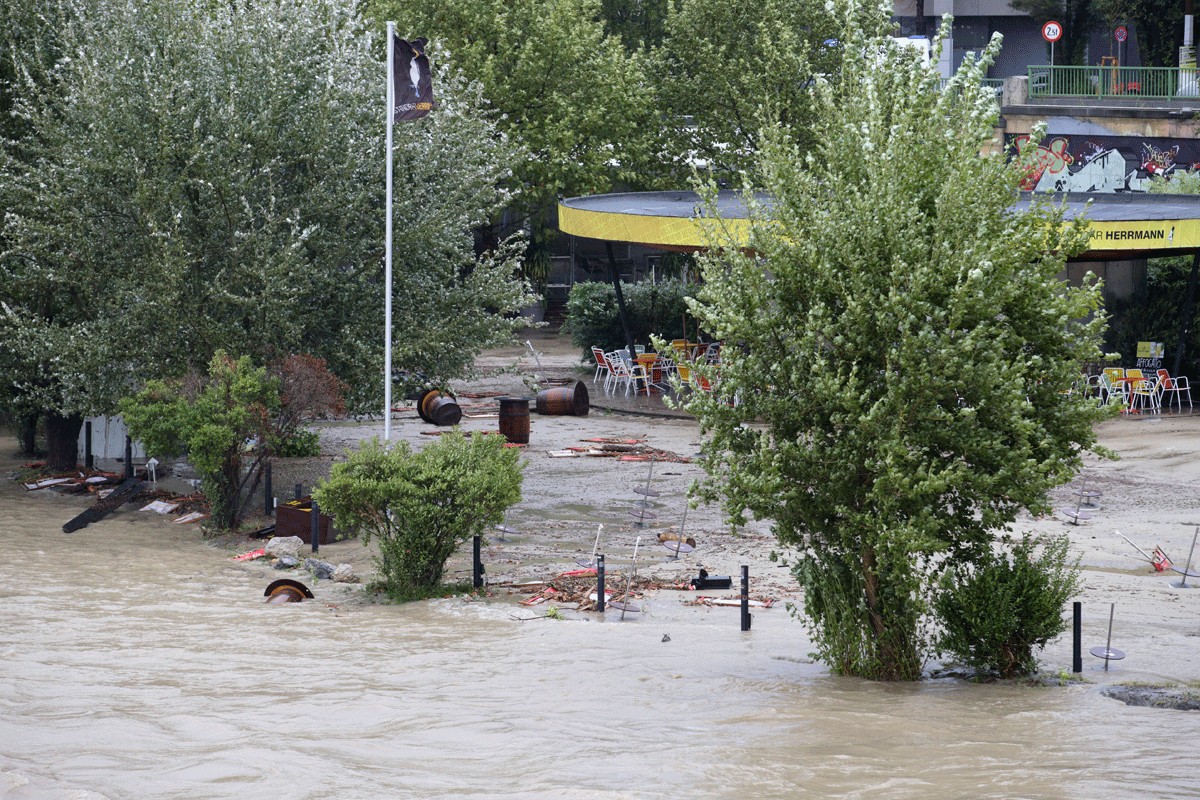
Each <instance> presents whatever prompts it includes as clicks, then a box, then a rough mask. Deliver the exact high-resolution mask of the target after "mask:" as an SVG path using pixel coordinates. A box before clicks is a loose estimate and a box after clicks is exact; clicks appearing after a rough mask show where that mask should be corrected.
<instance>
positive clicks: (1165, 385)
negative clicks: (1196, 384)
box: [1156, 369, 1192, 411]
mask: <svg viewBox="0 0 1200 800" xmlns="http://www.w3.org/2000/svg"><path fill="white" fill-rule="evenodd" d="M1157 374H1158V386H1157V387H1156V388H1157V389H1158V398H1159V407H1160V408H1161V406H1162V397H1163V395H1165V394H1166V393H1167V392H1171V393H1172V394H1174V395H1175V403H1176V407H1177V408H1178V409H1179V410H1180V411H1183V397H1184V395H1186V396H1187V401H1188V410H1189V411H1191V409H1192V390H1191V387H1189V386H1188V379H1187V376H1184V375H1180V376H1179V377H1178V378H1172V377H1171V373H1169V372H1167V371H1166V370H1165V369H1160V370H1159V371H1158V373H1157ZM1170 407H1171V404H1170V403H1167V408H1170Z"/></svg>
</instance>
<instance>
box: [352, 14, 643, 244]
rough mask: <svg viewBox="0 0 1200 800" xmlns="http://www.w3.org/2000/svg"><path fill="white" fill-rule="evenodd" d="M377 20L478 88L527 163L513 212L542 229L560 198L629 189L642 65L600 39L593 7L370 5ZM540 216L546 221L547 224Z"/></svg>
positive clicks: (518, 170) (634, 171)
mask: <svg viewBox="0 0 1200 800" xmlns="http://www.w3.org/2000/svg"><path fill="white" fill-rule="evenodd" d="M369 8H370V10H371V12H372V13H373V14H374V16H375V17H376V18H377V19H380V20H383V19H391V20H395V21H396V23H397V26H398V30H399V31H400V33H401V35H404V34H405V32H408V34H409V35H413V36H416V35H422V36H426V37H428V38H429V39H430V40H431V42H432V43H433V44H434V45H435V46H437V47H438V48H439V49H441V50H443V51H444V52H445V53H446V57H447V58H448V59H449V60H450V61H451V62H452V63H453V65H454V67H455V68H456V69H459V70H462V72H463V73H464V74H465V75H467V76H468V77H470V78H471V79H472V80H475V81H478V82H479V83H480V84H481V86H482V91H483V96H484V97H485V98H487V101H488V103H489V104H490V106H491V108H493V109H495V110H496V111H497V112H499V113H500V115H501V116H500V119H499V125H500V126H501V128H502V129H503V130H504V131H505V133H506V134H507V135H508V136H510V137H512V138H513V139H514V140H515V141H518V142H520V143H521V145H522V146H523V147H524V149H525V150H526V151H527V157H526V158H523V159H521V160H515V161H514V162H513V163H512V180H511V185H513V186H516V187H520V189H521V197H520V198H518V199H517V201H516V203H514V205H513V210H514V211H516V212H517V214H518V216H519V217H521V218H529V217H533V218H534V227H535V228H545V227H548V226H549V225H550V224H551V219H550V216H552V212H553V210H554V204H555V203H556V202H557V200H558V198H559V196H561V195H580V194H589V193H595V192H603V191H610V190H611V189H612V187H613V186H614V185H615V184H616V183H617V182H622V181H623V182H628V183H635V182H637V181H638V180H639V167H640V166H641V165H643V164H645V163H646V162H647V155H646V154H647V152H648V145H647V141H648V140H647V127H648V126H647V122H648V120H649V119H650V117H649V108H650V98H649V95H648V92H647V88H646V86H645V77H644V73H643V64H642V58H641V56H640V55H638V54H637V53H630V52H627V51H626V50H625V48H624V47H623V46H622V44H621V41H620V40H619V39H617V38H615V37H613V36H610V35H607V34H606V33H605V30H604V24H603V22H602V21H601V20H600V18H599V10H600V6H599V0H429V2H424V3H411V2H404V1H403V0H373V2H371V3H370V4H369ZM547 214H549V216H547Z"/></svg>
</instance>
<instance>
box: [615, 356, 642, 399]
mask: <svg viewBox="0 0 1200 800" xmlns="http://www.w3.org/2000/svg"><path fill="white" fill-rule="evenodd" d="M613 357H615V358H613ZM610 359H612V360H610V362H609V364H610V368H612V367H613V366H615V367H616V368H617V369H618V370H619V375H618V382H619V383H623V384H625V394H627V395H628V394H629V391H630V390H631V389H632V390H633V391H634V392H635V393H636V392H639V391H641V388H640V387H644V388H645V390H646V394H650V376H649V375H647V374H646V368H645V367H643V366H642V365H641V364H639V363H637V362H636V361H634V360H633V359H632V358H630V357H629V351H628V350H614V351H613V352H612V353H611V354H610ZM638 381H641V383H640V384H639V383H638Z"/></svg>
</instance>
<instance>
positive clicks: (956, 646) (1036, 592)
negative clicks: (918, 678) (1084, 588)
mask: <svg viewBox="0 0 1200 800" xmlns="http://www.w3.org/2000/svg"><path fill="white" fill-rule="evenodd" d="M1069 544H1070V542H1069V540H1068V539H1067V537H1066V536H1057V537H1052V538H1046V539H1036V538H1034V537H1032V536H1030V535H1029V534H1025V536H1024V537H1022V539H1021V541H1020V542H1018V543H1016V544H1015V545H1013V546H1012V552H1011V553H992V554H990V555H988V556H987V557H985V558H983V559H981V560H978V561H977V562H976V563H975V564H968V563H964V564H960V565H958V566H956V567H953V568H951V569H950V570H948V571H947V572H946V573H944V574H943V576H942V580H941V585H940V587H939V588H938V590H937V591H936V593H935V596H934V602H933V605H934V609H935V611H936V612H937V615H938V617H939V619H940V621H941V623H942V627H943V631H942V634H941V636H940V637H939V638H938V649H939V650H940V651H941V652H942V653H943V654H947V653H948V654H950V655H952V656H954V657H955V658H957V659H958V660H959V661H961V662H962V663H963V664H965V665H966V666H968V667H971V668H972V669H975V670H977V671H978V672H982V673H994V674H997V675H999V676H1000V677H1002V678H1011V677H1015V676H1018V675H1029V674H1032V673H1034V672H1036V671H1037V658H1036V656H1035V654H1034V651H1035V649H1040V648H1042V647H1044V646H1045V644H1046V642H1048V641H1050V640H1051V639H1053V638H1054V637H1055V636H1058V635H1059V634H1060V633H1062V632H1063V630H1065V629H1066V626H1067V623H1066V620H1065V619H1064V617H1063V606H1064V604H1065V603H1066V602H1067V599H1068V598H1070V596H1071V595H1072V594H1073V593H1074V592H1075V591H1076V590H1077V589H1078V587H1079V566H1078V559H1076V560H1075V561H1070V560H1068V555H1067V550H1068V546H1069ZM1039 547H1040V549H1041V552H1040V554H1039V553H1038V548H1039Z"/></svg>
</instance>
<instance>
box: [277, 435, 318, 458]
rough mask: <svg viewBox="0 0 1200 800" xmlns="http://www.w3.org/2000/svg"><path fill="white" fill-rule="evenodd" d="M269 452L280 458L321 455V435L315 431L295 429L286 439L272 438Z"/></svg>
mask: <svg viewBox="0 0 1200 800" xmlns="http://www.w3.org/2000/svg"><path fill="white" fill-rule="evenodd" d="M271 452H272V453H274V454H275V455H277V456H279V457H280V458H314V457H316V456H319V455H321V436H320V434H318V433H317V432H316V431H307V430H297V431H294V432H292V434H291V435H290V436H288V437H287V438H286V439H281V440H279V441H275V440H272V442H271Z"/></svg>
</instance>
